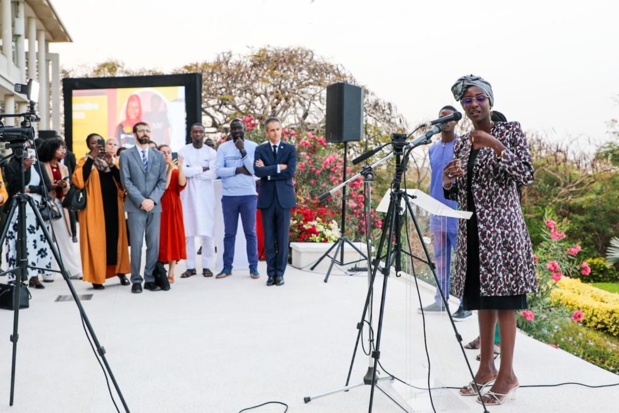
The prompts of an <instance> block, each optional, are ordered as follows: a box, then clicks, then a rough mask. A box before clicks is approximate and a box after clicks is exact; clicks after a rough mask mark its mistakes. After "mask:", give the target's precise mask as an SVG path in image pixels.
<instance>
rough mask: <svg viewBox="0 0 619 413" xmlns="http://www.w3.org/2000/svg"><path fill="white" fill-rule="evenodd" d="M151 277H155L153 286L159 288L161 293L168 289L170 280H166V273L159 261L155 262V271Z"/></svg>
mask: <svg viewBox="0 0 619 413" xmlns="http://www.w3.org/2000/svg"><path fill="white" fill-rule="evenodd" d="M153 277H155V284H156V285H158V286H159V287H161V289H162V290H163V291H168V290H169V289H170V280H168V272H167V271H166V269H165V267H164V266H163V264H162V263H161V262H160V261H157V264H156V265H155V269H154V270H153Z"/></svg>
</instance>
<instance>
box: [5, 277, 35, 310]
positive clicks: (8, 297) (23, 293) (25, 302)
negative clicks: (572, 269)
mask: <svg viewBox="0 0 619 413" xmlns="http://www.w3.org/2000/svg"><path fill="white" fill-rule="evenodd" d="M14 290H15V285H13V284H0V308H2V309H4V310H13V291H14ZM31 298H32V296H31V295H30V291H29V290H28V287H27V286H26V284H24V283H22V284H21V287H20V289H19V308H28V307H30V299H31Z"/></svg>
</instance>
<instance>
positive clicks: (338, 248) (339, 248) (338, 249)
mask: <svg viewBox="0 0 619 413" xmlns="http://www.w3.org/2000/svg"><path fill="white" fill-rule="evenodd" d="M347 159H348V141H344V168H343V169H344V171H343V174H342V175H343V179H342V182H344V183H347V181H346V167H347ZM357 176H358V175H357ZM328 194H330V192H329V193H327V195H328ZM322 199H324V198H323V197H322V196H321V197H320V198H319V201H321V200H322ZM345 244H348V245H350V246H351V247H352V248H353V249H354V250H355V251H357V252H358V253H359V255H361V258H360V259H358V260H353V261H350V262H345V261H344V246H345ZM334 249H335V251H334V252H333V256H331V255H330V253H331V251H333V250H334ZM338 253H339V254H340V255H339V259H338ZM326 257H329V258H331V263H330V264H329V269H328V270H327V273H326V275H325V279H324V282H327V281H329V275H330V274H331V270H332V269H333V264H335V263H337V264H338V265H342V266H345V265H350V264H356V263H358V262H361V261H364V260H367V259H368V257H367V256H366V254H365V253H364V252H363V251H361V250H360V249H359V248H358V247H357V246H356V245H355V244H353V243H352V242H351V241H350V240H349V239H348V238H346V185H343V186H342V210H341V224H340V238H339V239H338V240H337V241H336V242H335V243H334V244H333V245H332V246H331V248H329V249H328V250H327V252H325V253H324V254H323V255H322V256H321V257H320V258H319V259H318V261H316V263H314V265H312V266H311V267H310V270H312V271H313V270H314V268H316V267H317V266H318V264H320V262H321V261H322V260H323V259H325V258H326Z"/></svg>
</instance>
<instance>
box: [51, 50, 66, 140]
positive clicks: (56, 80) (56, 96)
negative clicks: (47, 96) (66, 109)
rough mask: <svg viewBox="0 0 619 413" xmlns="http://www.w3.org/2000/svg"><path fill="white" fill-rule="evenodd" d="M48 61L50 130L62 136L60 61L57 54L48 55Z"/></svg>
mask: <svg viewBox="0 0 619 413" xmlns="http://www.w3.org/2000/svg"><path fill="white" fill-rule="evenodd" d="M49 59H50V61H51V63H52V72H51V80H52V83H51V84H52V91H51V92H52V112H51V113H52V115H51V117H52V121H51V125H50V126H51V127H50V129H53V130H55V131H56V132H58V133H61V134H62V135H64V133H63V132H62V131H61V130H60V59H59V57H58V53H50V54H49Z"/></svg>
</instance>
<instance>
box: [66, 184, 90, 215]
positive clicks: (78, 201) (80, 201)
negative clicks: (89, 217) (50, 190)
mask: <svg viewBox="0 0 619 413" xmlns="http://www.w3.org/2000/svg"><path fill="white" fill-rule="evenodd" d="M62 207H63V208H66V209H68V210H69V211H81V210H82V209H84V208H86V188H84V189H79V188H76V187H74V186H72V187H70V188H69V191H68V192H67V193H66V194H65V196H64V199H63V200H62Z"/></svg>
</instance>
